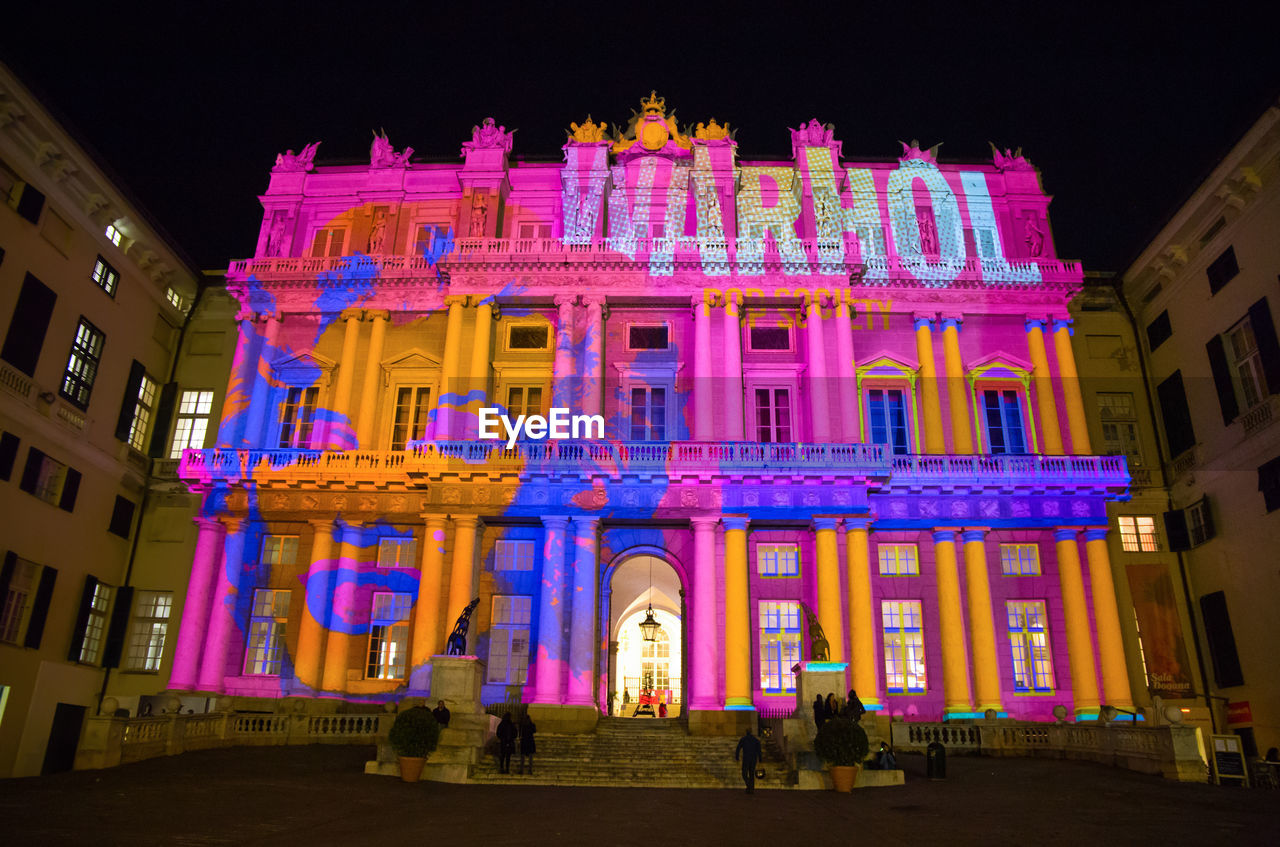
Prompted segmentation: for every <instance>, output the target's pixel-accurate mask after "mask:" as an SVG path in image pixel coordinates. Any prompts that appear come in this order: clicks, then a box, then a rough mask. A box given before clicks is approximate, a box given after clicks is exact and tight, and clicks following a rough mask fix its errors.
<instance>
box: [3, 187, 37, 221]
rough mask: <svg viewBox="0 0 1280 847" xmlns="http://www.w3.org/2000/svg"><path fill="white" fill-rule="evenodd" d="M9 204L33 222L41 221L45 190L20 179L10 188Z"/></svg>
mask: <svg viewBox="0 0 1280 847" xmlns="http://www.w3.org/2000/svg"><path fill="white" fill-rule="evenodd" d="M9 205H10V206H12V207H13V208H14V209H16V210H17V212H18V214H19V215H21V216H22V217H24V218H26V219H27V220H29V221H31V223H33V224H34V223H39V222H40V212H41V211H42V210H43V209H44V192H42V191H40V190H38V189H37V188H35V187H34V186H32V185H29V184H27V183H25V182H22V181H18V182H16V183H15V184H14V186H13V188H11V189H9Z"/></svg>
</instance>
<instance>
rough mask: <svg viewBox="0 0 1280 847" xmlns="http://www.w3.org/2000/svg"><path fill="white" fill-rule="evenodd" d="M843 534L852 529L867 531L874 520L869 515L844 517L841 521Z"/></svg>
mask: <svg viewBox="0 0 1280 847" xmlns="http://www.w3.org/2000/svg"><path fill="white" fill-rule="evenodd" d="M843 523H844V529H845V532H848V531H849V530H853V529H861V530H868V529H870V528H871V524H873V523H875V518H873V517H871V516H870V515H862V516H856V515H846V516H845V517H844V519H843Z"/></svg>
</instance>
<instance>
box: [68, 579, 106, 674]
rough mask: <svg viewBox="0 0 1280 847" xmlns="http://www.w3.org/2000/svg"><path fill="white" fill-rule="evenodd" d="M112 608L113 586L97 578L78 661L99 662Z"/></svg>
mask: <svg viewBox="0 0 1280 847" xmlns="http://www.w3.org/2000/svg"><path fill="white" fill-rule="evenodd" d="M90 579H92V577H90ZM110 608H111V586H110V585H107V584H106V583H103V582H98V581H97V580H96V579H95V580H94V581H93V595H92V597H91V598H90V601H89V617H88V618H87V619H86V620H85V625H84V637H83V638H82V639H81V640H80V654H79V657H78V658H77V659H76V661H78V662H84V663H85V664H87V665H96V664H97V663H98V659H99V658H100V657H101V656H102V641H103V638H104V637H105V636H106V634H107V612H108V611H109V610H110Z"/></svg>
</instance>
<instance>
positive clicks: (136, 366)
mask: <svg viewBox="0 0 1280 847" xmlns="http://www.w3.org/2000/svg"><path fill="white" fill-rule="evenodd" d="M146 372H147V369H146V368H145V367H144V366H143V364H142V362H139V361H138V360H137V359H134V360H133V366H132V367H130V368H129V381H128V382H126V383H125V384H124V400H122V401H121V402H120V417H118V418H116V439H117V440H118V441H128V440H129V430H130V429H131V428H132V426H133V413H134V410H136V409H137V408H138V389H140V388H141V387H142V377H143V376H145V375H146Z"/></svg>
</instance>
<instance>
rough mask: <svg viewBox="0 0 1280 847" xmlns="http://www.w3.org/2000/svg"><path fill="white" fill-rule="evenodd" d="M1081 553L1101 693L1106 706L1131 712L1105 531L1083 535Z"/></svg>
mask: <svg viewBox="0 0 1280 847" xmlns="http://www.w3.org/2000/svg"><path fill="white" fill-rule="evenodd" d="M1084 552H1085V556H1086V557H1087V558H1088V560H1089V588H1090V590H1091V592H1092V594H1093V625H1094V628H1095V630H1096V631H1097V633H1098V653H1099V655H1100V657H1101V659H1102V690H1103V691H1104V692H1105V693H1106V696H1107V704H1108V705H1111V706H1115V707H1116V708H1119V709H1127V710H1129V711H1133V694H1132V693H1131V692H1130V691H1129V669H1128V668H1127V667H1126V666H1125V661H1124V636H1123V635H1121V633H1120V612H1119V610H1118V609H1117V608H1116V586H1115V583H1114V581H1113V580H1112V576H1111V554H1110V553H1109V552H1107V529H1106V527H1094V528H1092V529H1086V530H1085V531H1084Z"/></svg>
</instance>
